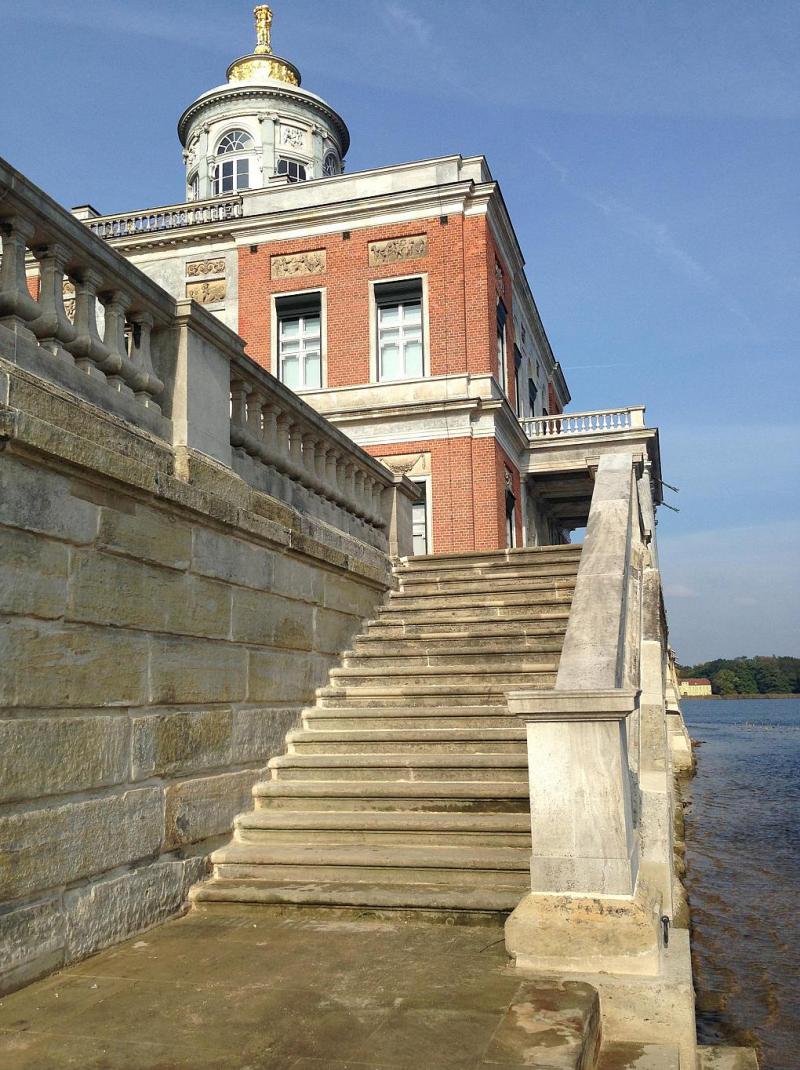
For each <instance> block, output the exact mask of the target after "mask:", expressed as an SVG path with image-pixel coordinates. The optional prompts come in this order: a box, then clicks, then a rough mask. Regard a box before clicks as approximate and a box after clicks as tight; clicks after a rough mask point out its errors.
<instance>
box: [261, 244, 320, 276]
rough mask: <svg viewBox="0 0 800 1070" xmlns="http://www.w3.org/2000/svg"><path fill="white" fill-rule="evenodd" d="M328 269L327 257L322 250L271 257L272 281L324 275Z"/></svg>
mask: <svg viewBox="0 0 800 1070" xmlns="http://www.w3.org/2000/svg"><path fill="white" fill-rule="evenodd" d="M327 268H328V256H327V253H326V251H325V250H324V249H317V250H315V251H314V252H311V253H290V254H288V255H286V256H273V258H272V277H273V279H297V278H302V277H303V276H304V275H324V274H325V272H326V271H327Z"/></svg>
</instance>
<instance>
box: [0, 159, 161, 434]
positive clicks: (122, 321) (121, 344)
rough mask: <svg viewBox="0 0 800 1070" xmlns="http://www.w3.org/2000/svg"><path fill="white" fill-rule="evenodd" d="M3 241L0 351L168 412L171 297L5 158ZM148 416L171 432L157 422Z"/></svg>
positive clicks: (132, 405) (1, 173) (1, 174)
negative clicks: (161, 364) (158, 351)
mask: <svg viewBox="0 0 800 1070" xmlns="http://www.w3.org/2000/svg"><path fill="white" fill-rule="evenodd" d="M0 239H2V261H0V355H2V356H5V357H7V358H10V359H12V360H13V361H14V363H18V364H21V365H23V366H25V367H27V368H28V370H31V371H35V372H37V374H44V375H45V377H49V376H50V375H52V376H54V377H55V378H56V379H57V380H58V381H60V382H61V383H62V385H69V386H71V385H73V383H74V382H78V381H79V380H80V379H86V378H90V379H93V380H96V381H97V382H98V383H102V384H105V385H106V386H107V387H108V388H110V390H108V393H107V396H109V397H110V395H111V394H112V393H116V394H117V395H119V396H120V397H121V398H123V399H125V400H126V401H127V403H128V404H127V405H123V409H124V410H125V415H126V416H129V414H130V413H131V412H134V411H136V410H137V409H138V410H143V409H144V410H148V409H149V410H151V411H152V413H154V414H156V415H157V414H159V413H160V411H161V408H162V405H163V401H164V380H163V378H162V377H161V376H160V375H159V374H158V372H157V370H156V367H155V365H154V360H153V349H154V346H155V345H156V344H157V335H158V334H159V332H162V331H164V330H165V329H166V328H168V327H169V326H170V323H171V318H172V316H173V315H174V302H173V301H172V299H171V298H170V296H169V295H168V294H167V293H166V292H165V291H163V290H162V289H161V288H160V287H159V286H157V285H156V284H155V283H153V282H152V281H151V280H150V279H149V278H147V276H145V275H144V274H142V273H141V272H140V271H137V270H136V269H135V268H133V267H132V266H131V265H130V264H128V262H127V261H126V260H124V259H123V258H122V257H120V256H118V255H117V254H115V253H113V252H112V251H111V250H110V249H109V248H108V247H107V246H106V245H105V243H104V242H102V241H99V240H98V239H97V238H96V237H95V236H94V235H92V234H91V233H90V232H89V231H87V229H86V228H85V227H84V226H83V225H82V224H81V223H80V222H78V221H77V220H76V219H74V218H73V217H72V216H71V215H70V213H69V212H66V211H65V210H64V209H63V208H61V207H60V206H59V205H58V204H56V203H55V202H54V201H52V200H51V199H50V198H49V197H47V196H46V194H44V193H43V192H42V191H41V190H39V189H38V188H37V187H36V186H34V185H33V183H31V182H29V181H28V180H27V179H26V178H24V177H23V176H22V175H21V174H19V172H17V171H15V170H14V169H13V168H11V167H10V166H9V165H8V164H7V163H6V162H5V161H3V160H0ZM31 257H33V258H34V259H35V261H36V262H37V264H38V280H36V281H35V283H34V285H33V286H29V279H28V274H27V271H28V267H27V265H28V264H29V262H30V260H31ZM37 290H38V293H37V292H36V291H37ZM65 293H66V294H69V297H68V300H69V303H70V306H71V307H70V309H69V311H68V309H67V307H66V305H65ZM68 369H72V376H71V379H70V373H69V371H68ZM76 369H77V371H78V372H80V373H82V375H80V376H77V377H76V376H75V374H74V372H75V370H76ZM59 373H61V374H59ZM97 397H98V395H97V393H96V392H95V393H94V394H93V395H92V400H96V399H97ZM142 422H144V423H145V425H147V426H149V427H150V429H152V430H158V431H160V432H162V433H163V430H164V428H163V425H162V424H161V423H160V422H159V421H158V420H157V419H156V420H155V421H153V420H149V421H148V420H147V419H143V420H142Z"/></svg>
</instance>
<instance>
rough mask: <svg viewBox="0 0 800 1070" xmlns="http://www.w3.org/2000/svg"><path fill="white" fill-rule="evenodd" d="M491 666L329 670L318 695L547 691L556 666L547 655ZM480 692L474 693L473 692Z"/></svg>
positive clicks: (452, 665) (453, 665) (450, 665)
mask: <svg viewBox="0 0 800 1070" xmlns="http://www.w3.org/2000/svg"><path fill="white" fill-rule="evenodd" d="M490 665H491V662H490V661H489V663H488V665H487V664H482V665H463V666H461V665H457V664H452V663H448V664H444V665H431V666H427V667H424V666H420V667H418V668H414V667H413V666H412V667H410V668H397V667H392V668H386V669H384V670H383V671H382V672H381V673H373V672H370V670H369V669H366V668H353V669H349V668H347V667H344V668H340V669H331V671H330V684H329V685H328V687H327V688H324V689H323V690H322V692H321V693H323V694H328V693H329V690H336V689H337V688H346V689H347V690H348V692H350V691H352V690H353V689H355V688H358V689H363V691H364V692H365V693H366V692H368V691H371V690H372V689H376V688H378V687H380V688H381V689H382V690H387V691H388V690H389V689H390V688H394V689H395V690H396V692H397V694H398V695H403V694H406V695H407V694H413V693H414V692H415V690H418V691H419V693H420V694H425V693H427V690H428V689H429V688H432V687H436V688H438V693H440V694H447V693H451V692H458V693H460V694H473V693H480V692H481V691H483V692H494V693H497V694H501V693H504V692H505V691H506V690H508V689H509V688H511V689H518V688H525V687H548V686H549V683H546V682H542V681H543V680H546V681H550V680H552V682H553V683H555V678H556V672H557V669H558V665H557V663H555V662H554V661H553V659H552V655H549V661H547V662H543V663H541V664H538V665H536V664H528V665H526V666H524V667H519V668H516V669H511V668H506V667H505V666H503V665H500V666H498V668H497V670H496V671H495V670H493V669H492V668H491V667H490ZM475 688H478V689H480V690H479V691H478V692H475V691H474V690H473V689H475Z"/></svg>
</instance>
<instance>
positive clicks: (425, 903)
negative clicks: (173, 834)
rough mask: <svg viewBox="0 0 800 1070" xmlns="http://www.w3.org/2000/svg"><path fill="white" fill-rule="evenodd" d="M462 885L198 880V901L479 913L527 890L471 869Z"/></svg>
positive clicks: (506, 908) (504, 908) (510, 904)
mask: <svg viewBox="0 0 800 1070" xmlns="http://www.w3.org/2000/svg"><path fill="white" fill-rule="evenodd" d="M462 880H463V883H462V884H461V885H442V884H424V883H415V884H412V883H406V884H384V883H380V882H378V881H373V882H363V881H360V882H357V883H356V882H353V881H324V882H319V883H315V884H309V883H308V882H306V881H300V882H292V881H268V880H241V879H240V880H220V879H219V878H218V877H215V878H213V879H212V880H210V881H206V882H205V883H204V884H198V885H195V887H194V888H193V889H192V891H191V893H190V898H191V900H192V902H193V903H196V904H200V905H210V904H213V903H260V904H262V905H263V906H281V907H286V906H306V907H338V908H358V909H359V910H363V909H367V910H369V909H372V910H430V911H437V912H438V911H447V912H456V913H462V912H463V913H464V914H474V913H479V912H482V911H486V912H490V913H509V912H510V911H512V910H513V909H514V908H515V907H516V905H517V904H518V903H519V901H520V899H521V898H522V896H523V895H524V894H525V890H524V889H523V890H522V891H520V889H519V886H518V885H517V884H516V883H515V884H514V885H513V886H510V887H505V886H502V885H494V886H493V887H482V886H472V885H471V884H469V883H468V881H469V874H462Z"/></svg>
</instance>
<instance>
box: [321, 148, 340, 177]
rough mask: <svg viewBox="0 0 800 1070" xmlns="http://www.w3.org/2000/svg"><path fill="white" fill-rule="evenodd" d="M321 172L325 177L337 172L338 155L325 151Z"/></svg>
mask: <svg viewBox="0 0 800 1070" xmlns="http://www.w3.org/2000/svg"><path fill="white" fill-rule="evenodd" d="M322 173H323V175H325V177H326V178H332V177H333V176H334V175H338V174H339V157H338V156H337V155H336V153H335V152H326V153H325V159H324V160H323V161H322Z"/></svg>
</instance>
